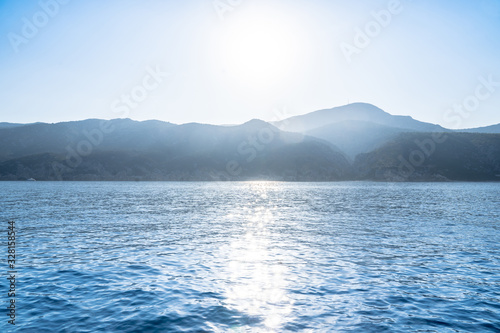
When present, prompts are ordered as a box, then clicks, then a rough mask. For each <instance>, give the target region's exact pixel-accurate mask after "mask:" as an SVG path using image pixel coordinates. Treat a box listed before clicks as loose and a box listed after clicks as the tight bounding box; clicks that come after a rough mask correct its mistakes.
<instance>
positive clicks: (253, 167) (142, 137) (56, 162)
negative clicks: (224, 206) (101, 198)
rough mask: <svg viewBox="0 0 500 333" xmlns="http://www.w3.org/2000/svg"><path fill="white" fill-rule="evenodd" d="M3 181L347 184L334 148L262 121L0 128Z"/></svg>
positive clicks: (89, 122) (120, 122)
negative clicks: (178, 181)
mask: <svg viewBox="0 0 500 333" xmlns="http://www.w3.org/2000/svg"><path fill="white" fill-rule="evenodd" d="M0 161H2V162H1V163H0V179H2V180H22V179H28V178H35V179H38V180H57V179H59V180H247V179H272V180H295V181H306V180H342V179H348V178H349V177H350V165H349V162H348V161H347V159H346V158H345V157H344V155H343V154H342V153H340V152H339V151H338V150H337V149H336V148H335V147H334V146H332V145H331V144H329V143H327V142H324V141H322V140H320V139H316V138H312V137H308V136H303V135H300V134H295V133H287V132H283V131H280V130H278V129H277V128H275V127H274V126H272V125H270V124H268V123H265V122H263V121H259V120H253V121H250V122H247V123H245V124H243V125H239V126H214V125H204V124H197V123H191V124H184V125H174V124H170V123H165V122H160V121H146V122H137V121H132V120H130V119H116V120H111V121H103V120H98V119H91V120H85V121H79V122H68V123H58V124H34V125H27V126H23V127H19V128H7V129H0Z"/></svg>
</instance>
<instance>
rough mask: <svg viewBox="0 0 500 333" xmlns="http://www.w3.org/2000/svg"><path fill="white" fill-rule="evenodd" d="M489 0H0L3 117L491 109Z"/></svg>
mask: <svg viewBox="0 0 500 333" xmlns="http://www.w3.org/2000/svg"><path fill="white" fill-rule="evenodd" d="M499 55H500V0H478V1H465V0H438V1H436V0H384V1H379V0H356V1H347V0H342V1H341V0H185V1H178V0H177V1H173V0H171V1H170V0H147V1H145V0H142V1H139V0H136V1H133V0H109V1H98V0H86V1H81V0H80V1H79V0H41V1H16V0H0V101H1V105H0V122H17V123H31V122H38V121H40V122H48V123H53V122H60V121H72V120H82V119H88V118H100V119H113V118H131V119H135V120H148V119H159V120H164V121H169V122H172V123H177V124H182V123H189V122H199V123H209V124H239V123H243V122H245V121H248V120H251V119H254V118H258V119H262V120H266V121H274V120H280V119H283V118H286V117H289V116H293V115H300V114H305V113H308V112H312V111H315V110H320V109H326V108H332V107H335V106H341V105H345V104H348V103H353V102H365V103H371V104H374V105H376V106H378V107H380V108H382V109H383V110H384V111H386V112H389V113H391V114H395V115H410V116H412V117H413V118H415V119H417V120H421V121H426V122H431V123H437V124H440V125H442V126H444V127H447V128H471V127H479V126H486V125H491V124H497V123H500V56H499Z"/></svg>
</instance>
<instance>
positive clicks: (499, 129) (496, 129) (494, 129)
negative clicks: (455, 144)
mask: <svg viewBox="0 0 500 333" xmlns="http://www.w3.org/2000/svg"><path fill="white" fill-rule="evenodd" d="M456 131H457V132H465V133H490V134H500V124H496V125H491V126H485V127H478V128H468V129H463V130H456Z"/></svg>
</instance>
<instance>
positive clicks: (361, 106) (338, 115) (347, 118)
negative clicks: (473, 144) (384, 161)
mask: <svg viewBox="0 0 500 333" xmlns="http://www.w3.org/2000/svg"><path fill="white" fill-rule="evenodd" d="M272 124H273V125H275V126H277V127H278V128H280V129H282V130H286V131H292V132H299V133H303V134H307V135H311V136H315V137H317V138H321V139H324V140H326V141H329V142H331V143H333V144H335V145H336V146H338V147H339V148H340V149H341V150H342V151H344V152H345V153H346V154H347V155H349V156H350V157H351V158H354V157H355V156H356V155H358V154H360V153H365V152H369V151H371V150H373V149H375V148H377V147H379V146H380V145H382V144H384V143H385V142H387V141H389V140H390V139H392V138H394V137H396V135H397V134H399V133H405V132H446V131H449V130H447V129H445V128H443V127H441V126H439V125H434V124H429V123H424V122H421V121H418V120H415V119H413V118H412V117H409V116H393V115H391V114H389V113H387V112H384V111H383V110H381V109H379V108H378V107H376V106H374V105H371V104H366V103H353V104H348V105H345V106H341V107H336V108H332V109H326V110H320V111H316V112H311V113H308V114H305V115H302V116H296V117H291V118H288V119H285V120H281V121H277V122H273V123H272Z"/></svg>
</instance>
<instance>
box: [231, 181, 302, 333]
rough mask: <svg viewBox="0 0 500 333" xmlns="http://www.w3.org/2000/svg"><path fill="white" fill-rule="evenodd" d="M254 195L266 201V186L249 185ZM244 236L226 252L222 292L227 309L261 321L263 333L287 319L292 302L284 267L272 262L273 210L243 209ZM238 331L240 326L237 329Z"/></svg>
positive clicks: (234, 241)
mask: <svg viewBox="0 0 500 333" xmlns="http://www.w3.org/2000/svg"><path fill="white" fill-rule="evenodd" d="M252 188H255V189H254V191H255V193H256V194H257V195H258V196H259V197H260V198H262V199H266V198H267V186H266V183H255V184H252ZM243 211H244V214H245V215H244V218H245V220H246V221H247V222H246V224H245V225H244V230H245V234H244V235H243V237H241V238H238V239H235V240H233V241H232V242H231V244H230V245H229V248H228V249H227V250H228V251H229V253H228V257H229V260H228V265H227V268H226V269H227V272H226V273H225V274H227V276H228V277H229V281H230V283H229V287H228V288H227V290H226V298H227V299H226V302H227V305H228V307H230V308H233V309H235V310H237V311H239V312H242V313H245V314H247V315H248V316H250V317H260V318H264V322H263V323H264V325H265V327H266V331H269V332H274V331H276V330H277V329H278V328H279V327H281V326H282V325H283V323H284V322H286V321H287V320H288V318H287V317H288V316H289V315H290V313H291V312H292V307H293V302H292V300H291V299H290V298H289V297H288V295H287V292H286V290H287V285H288V282H287V279H286V277H287V275H288V274H289V272H288V270H287V268H286V267H285V265H283V264H282V263H281V262H279V261H276V254H275V253H272V251H273V250H272V248H273V246H274V247H275V248H279V247H280V244H273V242H272V238H273V237H272V235H271V231H270V228H269V227H270V226H271V225H272V224H273V223H275V220H274V215H273V211H272V210H271V209H268V208H266V207H263V206H260V207H259V206H249V207H245V209H244V210H243ZM240 328H241V329H242V328H243V327H240Z"/></svg>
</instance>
